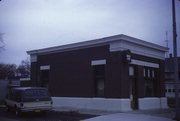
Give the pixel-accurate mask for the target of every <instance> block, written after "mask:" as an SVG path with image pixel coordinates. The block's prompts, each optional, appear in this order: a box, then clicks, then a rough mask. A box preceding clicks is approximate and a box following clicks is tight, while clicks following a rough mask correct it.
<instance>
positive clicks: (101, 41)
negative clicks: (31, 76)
mask: <svg viewBox="0 0 180 121" xmlns="http://www.w3.org/2000/svg"><path fill="white" fill-rule="evenodd" d="M115 41H126V42H129V43H132V44H136V45H140V46H144V47H147V48H152V49H156V50H159V51H163V52H165V51H168V48H166V47H163V46H160V45H157V44H154V43H150V42H147V41H143V40H140V39H137V38H134V37H130V36H127V35H123V34H120V35H115V36H110V37H104V38H100V39H94V40H89V41H84V42H78V43H72V44H67V45H61V46H55V47H50V48H44V49H38V50H31V51H27V53H28V54H29V55H43V54H48V53H57V52H64V51H71V50H77V49H83V48H88V47H96V46H102V45H109V44H110V43H112V42H115Z"/></svg>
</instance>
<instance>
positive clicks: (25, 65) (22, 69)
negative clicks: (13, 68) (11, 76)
mask: <svg viewBox="0 0 180 121" xmlns="http://www.w3.org/2000/svg"><path fill="white" fill-rule="evenodd" d="M17 72H18V73H19V74H20V75H21V77H29V76H30V61H29V58H26V59H25V60H22V61H21V64H20V65H19V66H18V68H17Z"/></svg>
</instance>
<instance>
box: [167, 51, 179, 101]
mask: <svg viewBox="0 0 180 121" xmlns="http://www.w3.org/2000/svg"><path fill="white" fill-rule="evenodd" d="M178 70H179V73H178V74H179V79H180V57H178ZM174 82H175V81H174V57H172V54H170V56H169V58H166V59H165V88H166V97H167V98H168V99H169V101H170V102H169V103H170V104H171V103H173V102H174V101H173V102H172V101H171V100H172V99H173V98H175V88H174ZM179 93H180V85H179Z"/></svg>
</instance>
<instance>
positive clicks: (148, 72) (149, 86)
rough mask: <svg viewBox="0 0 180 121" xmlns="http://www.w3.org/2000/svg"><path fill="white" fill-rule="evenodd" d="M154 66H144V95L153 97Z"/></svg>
mask: <svg viewBox="0 0 180 121" xmlns="http://www.w3.org/2000/svg"><path fill="white" fill-rule="evenodd" d="M156 71H157V69H156V68H151V67H144V81H145V90H144V95H145V97H153V96H155V85H154V82H155V81H156V78H155V77H156V76H155V75H156Z"/></svg>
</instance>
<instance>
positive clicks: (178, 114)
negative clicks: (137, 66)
mask: <svg viewBox="0 0 180 121" xmlns="http://www.w3.org/2000/svg"><path fill="white" fill-rule="evenodd" d="M179 1H180V0H179ZM172 20H173V53H174V80H175V84H174V88H175V100H176V115H175V119H176V120H177V121H180V107H179V106H180V104H179V90H178V85H179V80H178V58H177V32H176V11H175V0H172Z"/></svg>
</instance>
